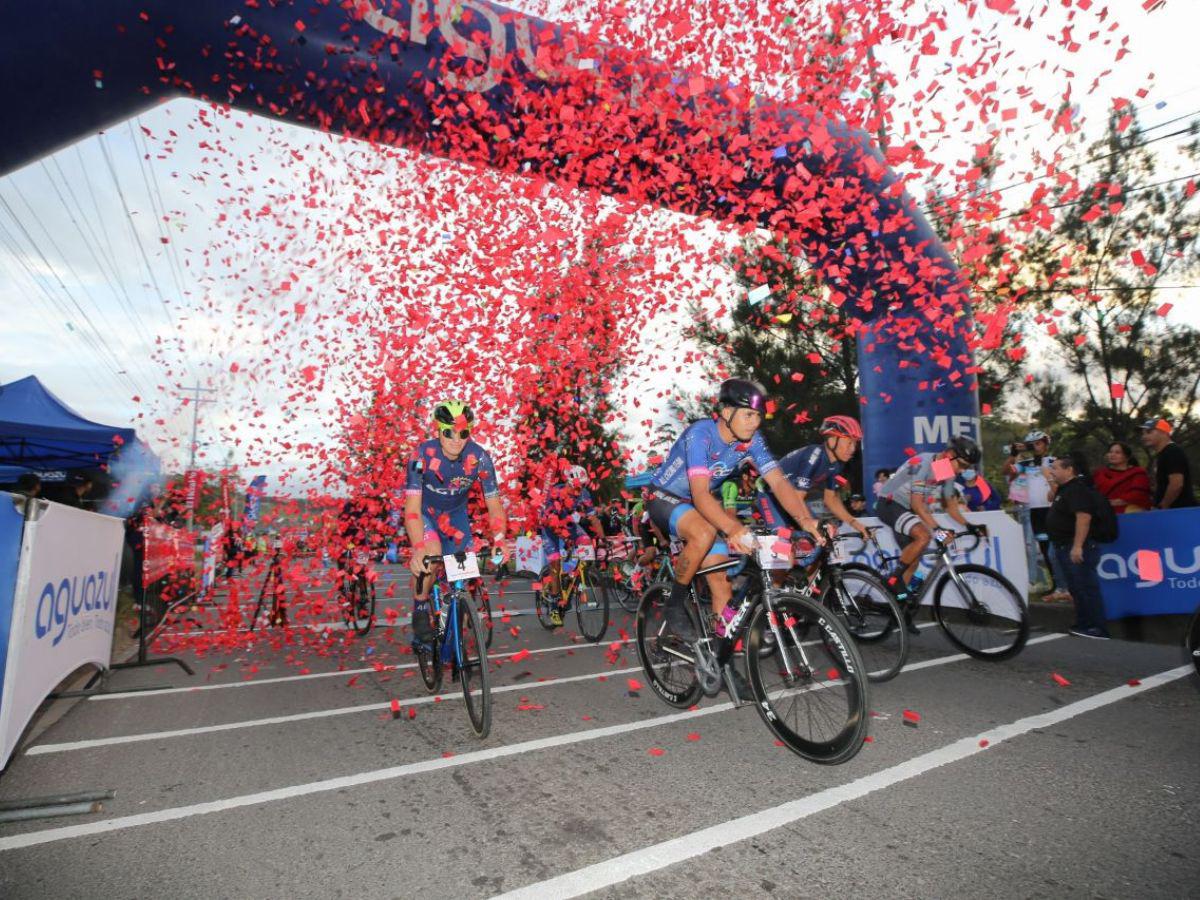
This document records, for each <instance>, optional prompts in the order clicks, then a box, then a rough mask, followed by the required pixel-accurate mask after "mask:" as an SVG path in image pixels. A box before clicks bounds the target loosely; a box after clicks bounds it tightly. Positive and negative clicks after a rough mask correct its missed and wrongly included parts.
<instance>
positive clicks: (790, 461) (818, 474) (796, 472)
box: [779, 444, 842, 491]
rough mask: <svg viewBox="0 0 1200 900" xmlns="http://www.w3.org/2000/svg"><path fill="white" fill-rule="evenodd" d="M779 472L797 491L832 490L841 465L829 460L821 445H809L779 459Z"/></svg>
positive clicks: (840, 472)
mask: <svg viewBox="0 0 1200 900" xmlns="http://www.w3.org/2000/svg"><path fill="white" fill-rule="evenodd" d="M779 471H781V472H782V473H783V475H784V477H785V478H787V480H788V481H790V482H791V483H792V487H794V488H795V489H796V490H798V491H815V490H833V489H834V488H835V487H836V486H837V484H836V482H837V480H838V478H839V476H840V475H841V474H842V464H841V463H840V462H839V461H838V460H836V459H830V458H829V454H828V453H826V452H825V447H824V446H822V445H821V444H809V445H808V446H807V447H801V448H800V449H799V450H793V451H792V452H791V453H789V454H788V455H787V456H785V457H784V458H783V459H781V460H780V461H779Z"/></svg>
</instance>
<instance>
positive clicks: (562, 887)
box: [494, 666, 1192, 900]
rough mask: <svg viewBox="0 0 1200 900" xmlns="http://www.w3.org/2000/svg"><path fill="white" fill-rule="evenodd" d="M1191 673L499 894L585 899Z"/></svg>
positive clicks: (1091, 700) (1108, 694) (1166, 676)
mask: <svg viewBox="0 0 1200 900" xmlns="http://www.w3.org/2000/svg"><path fill="white" fill-rule="evenodd" d="M1191 671H1192V667H1191V666H1180V667H1179V668H1177V669H1169V670H1167V671H1165V672H1159V673H1158V674H1157V675H1151V676H1149V677H1147V678H1143V679H1142V681H1141V684H1139V685H1129V684H1124V685H1122V686H1121V687H1117V688H1113V689H1112V690H1108V691H1104V692H1103V693H1100V694H1093V695H1092V696H1091V697H1086V698H1084V699H1083V700H1079V701H1077V702H1075V703H1069V704H1067V705H1066V706H1062V707H1059V708H1058V709H1054V710H1051V711H1050V712H1045V713H1038V714H1037V715H1033V716H1027V717H1026V718H1024V719H1018V720H1017V721H1015V722H1010V723H1009V724H1007V725H1000V726H998V727H996V728H993V729H991V730H989V731H984V732H981V733H980V734H977V735H974V736H973V737H966V738H962V739H961V740H957V741H955V742H954V743H952V744H947V745H946V746H944V747H939V748H938V749H937V750H932V751H930V752H929V753H923V754H921V755H920V756H916V757H913V758H912V759H909V760H905V761H904V762H902V763H899V764H897V765H894V766H890V767H889V768H886V769H882V770H880V771H878V772H874V773H872V774H870V775H865V776H863V777H862V778H858V779H856V780H854V781H851V782H849V783H848V784H840V785H837V786H835V787H831V788H827V789H826V790H823V791H818V792H817V793H815V794H812V795H810V796H808V797H802V798H800V799H799V800H792V801H791V802H789V803H783V804H781V805H779V806H776V807H773V808H771V809H766V810H763V811H762V812H757V813H752V814H750V815H747V816H742V817H741V818H738V819H733V820H731V821H728V822H722V823H721V824H719V825H712V826H710V827H708V828H702V829H700V830H699V831H693V832H692V833H691V834H685V835H683V836H682V837H678V838H674V839H672V840H669V841H663V842H662V843H659V844H654V845H652V846H649V847H643V848H642V849H640V850H634V851H632V852H630V853H624V854H622V855H620V856H616V857H613V858H612V859H609V860H606V861H604V862H601V863H596V864H595V865H591V866H585V867H584V868H582V869H578V870H576V871H574V872H567V873H565V874H563V875H559V876H557V877H555V878H549V879H546V880H545V881H540V882H537V883H536V884H530V885H527V886H525V887H523V888H518V889H517V890H515V891H509V892H508V893H505V894H500V895H498V896H497V897H496V898H494V900H501V898H503V900H532V898H547V900H549V898H553V900H563V898H567V897H579V896H582V895H584V894H589V893H591V892H592V891H598V890H601V889H602V888H608V887H612V886H613V885H617V884H621V883H623V882H626V881H629V880H630V879H632V878H636V877H637V876H639V875H647V874H649V873H651V872H657V871H658V870H659V869H665V868H666V867H667V866H673V865H675V864H677V863H681V862H685V861H687V860H690V859H694V858H695V857H697V856H700V855H701V854H704V853H708V852H709V851H711V850H716V849H718V848H721V847H726V846H728V845H730V844H735V843H738V842H740V841H745V840H749V839H750V838H753V837H757V836H759V835H761V834H764V833H765V832H768V831H773V830H774V829H776V828H782V827H783V826H785V825H791V824H792V823H794V822H798V821H800V820H801V819H806V818H808V817H809V816H813V815H816V814H817V813H819V812H824V811H825V810H827V809H832V808H833V807H835V806H841V805H842V804H843V803H850V802H852V801H854V800H859V799H861V798H863V797H865V796H867V795H868V794H872V793H874V792H875V791H880V790H884V789H885V788H889V787H891V786H892V785H895V784H899V783H900V782H903V781H908V780H910V779H912V778H916V777H917V776H919V775H924V774H926V773H927V772H931V771H933V770H934V769H937V768H940V767H942V766H945V765H949V764H950V763H954V762H959V761H961V760H964V759H967V758H968V757H971V756H974V755H976V754H977V753H982V752H984V750H986V749H989V748H991V747H994V746H996V745H997V744H1000V743H1002V742H1003V741H1008V740H1012V739H1013V738H1016V737H1020V736H1021V735H1024V734H1028V733H1029V732H1031V731H1034V730H1036V729H1038V728H1048V727H1050V726H1052V725H1057V724H1059V723H1061V722H1065V721H1067V720H1068V719H1073V718H1075V717H1076V716H1081V715H1083V714H1084V713H1088V712H1092V711H1093V710H1097V709H1100V708H1102V707H1105V706H1108V705H1110V704H1113V703H1117V702H1119V701H1121V700H1125V699H1127V698H1129V697H1133V696H1136V695H1137V694H1140V693H1142V692H1143V691H1148V690H1152V689H1153V688H1156V687H1160V686H1162V685H1164V684H1168V683H1170V682H1172V681H1175V680H1177V679H1179V678H1185V677H1187V676H1188V675H1189V674H1190V673H1191ZM985 741H986V742H987V743H986V744H985V743H984V742H985Z"/></svg>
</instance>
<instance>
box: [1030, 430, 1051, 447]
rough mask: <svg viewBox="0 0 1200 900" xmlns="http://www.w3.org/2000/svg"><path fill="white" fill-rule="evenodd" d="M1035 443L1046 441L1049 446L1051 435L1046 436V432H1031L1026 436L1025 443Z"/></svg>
mask: <svg viewBox="0 0 1200 900" xmlns="http://www.w3.org/2000/svg"><path fill="white" fill-rule="evenodd" d="M1034 441H1045V442H1046V443H1047V444H1049V443H1050V435H1048V434H1046V432H1044V431H1031V432H1029V434H1027V435H1025V443H1027V444H1032V443H1033V442H1034Z"/></svg>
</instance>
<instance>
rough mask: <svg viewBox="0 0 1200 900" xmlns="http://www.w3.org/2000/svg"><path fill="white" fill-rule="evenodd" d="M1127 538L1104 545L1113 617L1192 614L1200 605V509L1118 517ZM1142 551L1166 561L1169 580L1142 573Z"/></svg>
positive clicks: (1104, 590)
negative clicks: (1148, 577) (1150, 578)
mask: <svg viewBox="0 0 1200 900" xmlns="http://www.w3.org/2000/svg"><path fill="white" fill-rule="evenodd" d="M1117 521H1118V522H1120V525H1121V536H1120V537H1119V538H1118V539H1117V540H1115V541H1114V542H1113V543H1111V544H1105V545H1104V546H1102V547H1101V548H1100V550H1101V553H1100V565H1099V566H1098V567H1097V572H1098V573H1099V574H1100V593H1101V594H1102V595H1103V597H1104V609H1105V612H1106V613H1107V615H1108V618H1110V619H1123V618H1125V617H1126V616H1166V615H1179V614H1185V613H1186V614H1188V615H1190V614H1191V613H1192V612H1193V611H1194V610H1195V609H1196V605H1197V603H1200V590H1198V589H1200V508H1194V509H1167V510H1156V511H1154V512H1145V513H1129V514H1127V515H1123V516H1118V517H1117ZM1139 550H1151V551H1153V552H1155V553H1157V554H1158V555H1159V557H1160V558H1161V560H1162V574H1163V580H1162V581H1158V582H1153V581H1143V580H1142V579H1141V578H1140V577H1139V575H1138V566H1137V556H1138V551H1139Z"/></svg>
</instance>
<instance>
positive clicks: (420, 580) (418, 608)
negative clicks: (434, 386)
mask: <svg viewBox="0 0 1200 900" xmlns="http://www.w3.org/2000/svg"><path fill="white" fill-rule="evenodd" d="M433 423H434V427H435V428H436V429H437V437H436V438H433V439H431V440H428V441H425V442H424V443H422V444H421V445H420V446H418V447H417V449H416V450H414V451H413V455H412V457H411V458H410V459H409V462H408V476H407V481H406V483H405V489H404V494H405V496H404V529H405V531H406V532H407V533H408V539H409V541H410V542H411V544H412V559H411V560H410V561H409V568H410V570H411V571H412V574H413V577H414V585H413V614H412V631H413V638H414V639H415V640H417V641H420V642H421V643H428V642H430V641H431V640H433V628H432V626H431V624H430V621H429V591H430V588H431V587H432V585H433V579H432V578H425V577H424V576H425V575H427V574H429V568H428V567H427V566H426V565H425V562H424V558H425V557H426V556H441V555H443V554H450V553H461V552H463V551H467V550H471V549H472V546H473V544H474V538H473V537H472V536H471V520H470V515H469V514H468V512H467V501H468V496H469V493H470V490H471V486H472V485H474V484H475V482H479V483H480V485H481V487H482V488H483V499H484V503H485V504H486V506H487V512H488V524H489V527H490V530H491V532H492V535H493V536H492V541H491V543H492V546H493V547H497V548H499V550H500V553H501V557H502V559H503V560H505V561H506V560H507V549H506V547H505V543H504V534H505V530H506V529H507V527H508V517H507V515H506V514H505V512H504V505H503V504H502V503H501V502H500V489H499V487H498V486H497V484H496V467H495V466H494V465H493V464H492V457H491V456H490V455H489V454H488V452H487V451H486V450H485V449H483V447H481V446H479V444H477V443H475V442H474V441H473V440H471V430H472V428H473V427H474V425H475V415H474V413H472V412H471V408H470V407H469V406H468V405H467V404H466V403H464V402H463V401H462V400H443V401H442V402H440V403H438V404H437V405H436V406H434V408H433Z"/></svg>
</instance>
